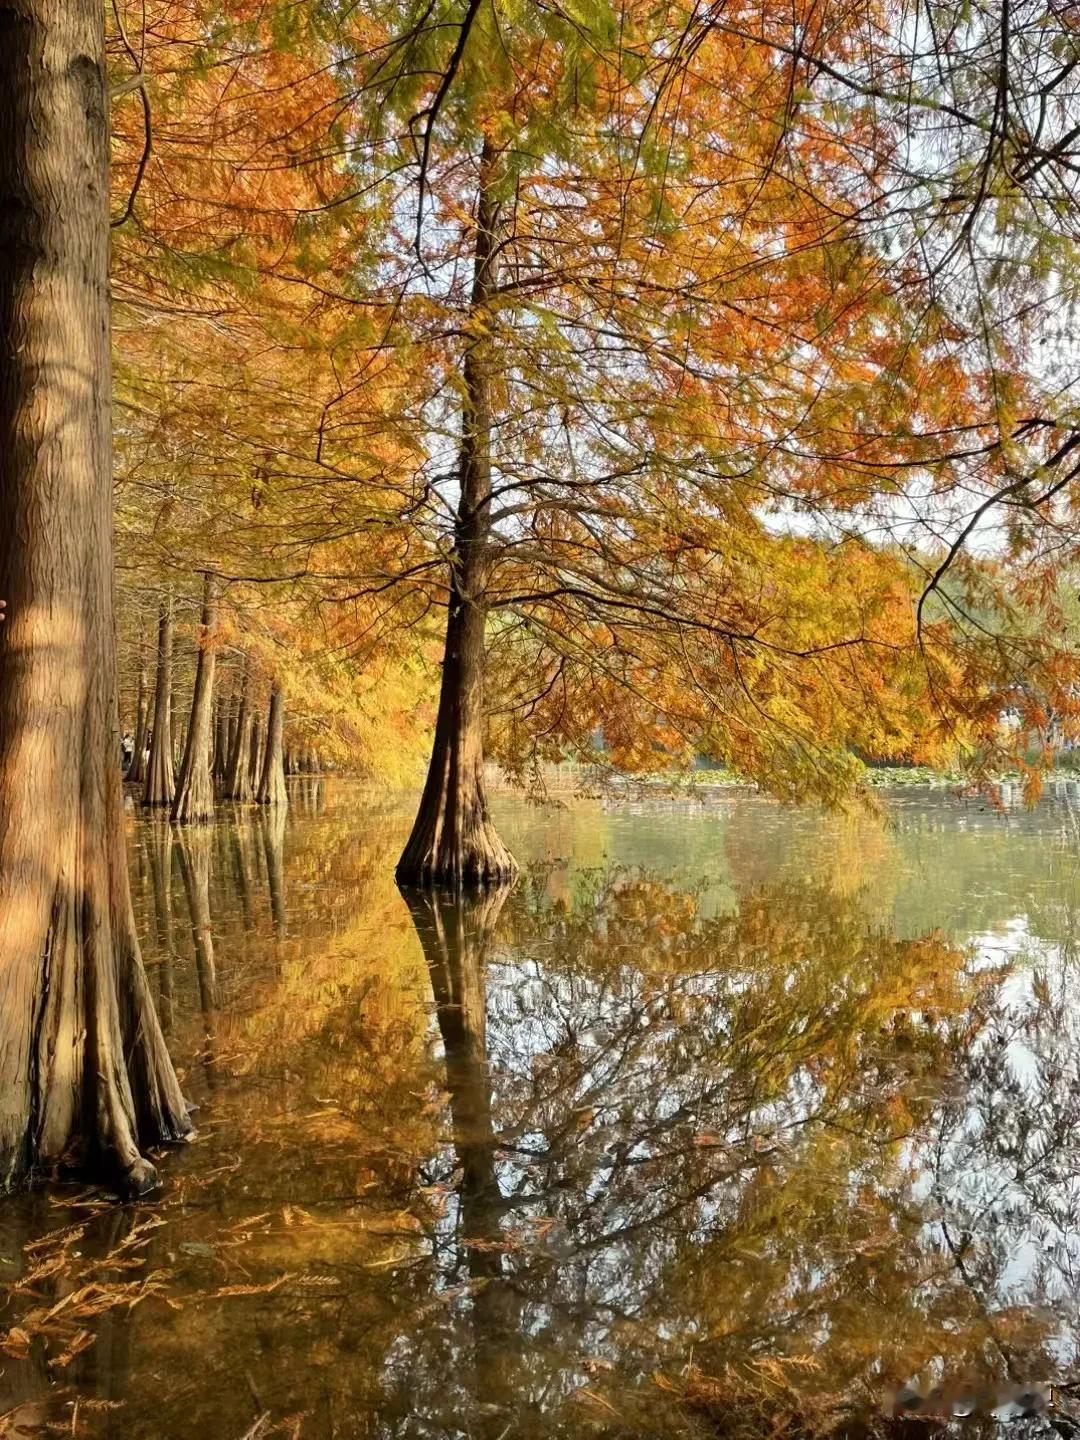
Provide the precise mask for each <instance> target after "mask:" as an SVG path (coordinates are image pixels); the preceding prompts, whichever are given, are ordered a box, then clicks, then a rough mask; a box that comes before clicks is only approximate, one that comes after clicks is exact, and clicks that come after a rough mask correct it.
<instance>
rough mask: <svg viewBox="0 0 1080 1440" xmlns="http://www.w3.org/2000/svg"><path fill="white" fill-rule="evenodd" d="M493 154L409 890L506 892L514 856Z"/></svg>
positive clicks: (485, 159) (484, 163) (490, 150)
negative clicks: (508, 840)
mask: <svg viewBox="0 0 1080 1440" xmlns="http://www.w3.org/2000/svg"><path fill="white" fill-rule="evenodd" d="M496 158H497V157H496V151H495V148H494V146H493V144H492V142H491V141H490V140H487V139H485V141H484V147H483V153H482V155H481V158H480V181H479V194H478V197H477V216H476V245H475V257H474V273H473V289H472V304H471V316H470V322H471V327H472V336H471V338H470V340H469V341H468V344H467V348H466V351H465V358H464V362H463V374H464V381H465V396H466V401H465V409H464V415H463V417H462V433H461V457H460V469H461V497H460V500H459V502H458V512H457V519H456V525H455V536H454V552H453V555H452V556H451V561H450V595H449V602H448V610H447V619H446V644H445V650H444V657H443V669H442V684H441V687H440V691H439V709H438V714H437V717H436V721H435V739H434V743H433V745H432V752H431V761H430V763H429V766H428V774H427V781H426V783H425V785H424V792H423V795H422V796H421V799H420V808H419V810H418V812H417V815H416V820H415V822H414V824H413V829H412V834H411V835H410V836H409V840H408V843H407V844H406V846H405V849H404V851H403V853H402V856H401V859H400V860H399V861H398V866H397V878H398V880H399V881H400V882H401V883H402V884H407V885H435V886H440V885H445V886H449V887H451V888H454V889H459V888H462V887H471V886H482V885H498V884H503V883H505V882H506V881H507V880H509V879H511V878H512V877H513V875H514V874H515V873H516V870H517V865H516V864H515V862H514V857H513V856H512V855H511V854H510V852H509V850H507V848H506V846H505V845H504V844H503V843H502V841H501V840H500V839H499V836H498V834H497V832H496V830H495V826H494V825H493V824H492V821H491V817H490V815H489V813H488V804H487V794H486V790H485V785H484V667H485V649H484V630H485V626H486V622H487V587H488V582H489V579H490V571H491V556H490V549H491V520H490V514H491V428H492V407H491V339H490V331H489V325H490V317H489V316H488V315H487V313H486V312H487V310H488V307H489V304H490V300H491V296H492V293H493V291H494V288H495V284H496V273H495V272H496V249H497V246H496V232H497V229H498V220H499V213H498V212H499V207H498V204H497V202H496V199H495V193H494V186H495V166H496Z"/></svg>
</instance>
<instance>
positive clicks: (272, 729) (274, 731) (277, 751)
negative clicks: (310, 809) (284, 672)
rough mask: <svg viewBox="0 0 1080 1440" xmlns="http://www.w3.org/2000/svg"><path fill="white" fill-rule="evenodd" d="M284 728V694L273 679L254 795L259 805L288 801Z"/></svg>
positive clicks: (282, 803) (279, 803)
mask: <svg viewBox="0 0 1080 1440" xmlns="http://www.w3.org/2000/svg"><path fill="white" fill-rule="evenodd" d="M284 729H285V696H284V695H283V694H282V691H281V686H280V685H278V684H277V682H276V681H275V683H274V687H273V689H272V690H271V691H270V714H269V716H268V717H267V721H266V753H265V755H264V756H263V767H262V775H261V777H260V779H259V791H258V794H257V795H256V797H255V798H256V800H258V802H259V804H260V805H270V806H271V807H274V806H284V805H288V803H289V792H288V791H287V790H286V788H285V756H284V753H283V749H282V734H283V732H284Z"/></svg>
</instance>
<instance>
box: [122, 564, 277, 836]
mask: <svg viewBox="0 0 1080 1440" xmlns="http://www.w3.org/2000/svg"><path fill="white" fill-rule="evenodd" d="M217 614H218V597H217V581H216V579H215V577H214V576H212V575H209V574H207V575H206V577H205V580H204V587H203V603H202V616H201V622H200V626H199V637H198V645H197V650H196V660H195V683H194V687H193V690H192V696H191V711H190V716H189V719H188V723H187V726H186V729H185V731H184V738H183V742H182V744H181V745H180V747H179V752H178V756H177V752H176V750H175V749H174V745H173V734H172V693H173V614H172V599H171V596H169V595H168V594H166V595H164V596H163V598H162V600H161V605H160V613H159V616H158V629H157V664H156V669H155V680H154V694H153V698H152V701H151V703H150V704H144V703H143V696H142V695H138V696H137V699H136V716H135V727H134V748H133V753H132V758H131V764H130V766H129V767H128V770H127V776H126V778H127V780H128V781H129V783H133V784H141V786H142V803H143V805H145V806H147V807H149V808H162V807H168V808H169V812H170V815H171V818H172V820H173V821H174V822H175V823H176V824H186V823H188V824H203V823H206V822H209V821H211V820H213V818H214V807H215V803H216V801H217V800H218V798H219V797H220V798H221V799H224V800H236V801H248V800H254V801H256V802H257V803H258V804H260V805H269V806H271V807H276V806H284V805H287V804H288V793H287V791H286V788H285V774H286V756H285V747H284V731H285V696H284V691H283V689H282V686H281V684H280V682H279V681H278V680H276V679H274V680H271V682H270V687H269V688H270V693H269V703H268V706H267V709H266V718H265V725H264V723H263V720H262V715H261V712H260V710H259V709H258V677H256V676H255V675H254V673H253V668H252V666H251V665H250V663H248V661H247V659H246V657H245V662H244V665H243V668H242V672H241V683H240V686H239V689H238V691H237V693H236V694H235V696H234V697H232V700H231V702H230V701H229V700H226V699H225V698H224V697H223V696H222V695H220V694H215V678H216V673H217V644H216V641H217V635H216V630H217ZM296 765H297V762H296V761H295V759H294V758H293V757H291V756H290V760H289V767H288V768H289V769H290V770H291V769H293V768H296Z"/></svg>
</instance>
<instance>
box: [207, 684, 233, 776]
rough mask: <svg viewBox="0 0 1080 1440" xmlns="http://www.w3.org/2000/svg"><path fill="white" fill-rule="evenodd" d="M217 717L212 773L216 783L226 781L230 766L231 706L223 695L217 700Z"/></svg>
mask: <svg viewBox="0 0 1080 1440" xmlns="http://www.w3.org/2000/svg"><path fill="white" fill-rule="evenodd" d="M216 710H217V717H216V720H215V724H214V763H213V765H212V766H211V770H210V773H211V775H212V776H213V780H214V784H215V785H223V784H224V783H225V774H226V771H227V770H228V768H229V707H228V702H227V701H226V700H225V697H224V696H223V695H219V696H218V698H217V702H216Z"/></svg>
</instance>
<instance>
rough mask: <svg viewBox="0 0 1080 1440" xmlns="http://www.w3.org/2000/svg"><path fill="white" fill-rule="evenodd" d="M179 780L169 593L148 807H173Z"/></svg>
mask: <svg viewBox="0 0 1080 1440" xmlns="http://www.w3.org/2000/svg"><path fill="white" fill-rule="evenodd" d="M174 789H175V779H174V776H173V748H172V596H171V595H169V594H168V593H166V595H165V596H164V597H163V599H162V601H161V611H160V614H159V616H158V645H157V678H156V680H155V682H154V719H153V729H152V731H151V734H150V758H149V759H148V760H147V762H146V785H145V787H144V789H143V804H144V805H171V804H172V799H173V790H174Z"/></svg>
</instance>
